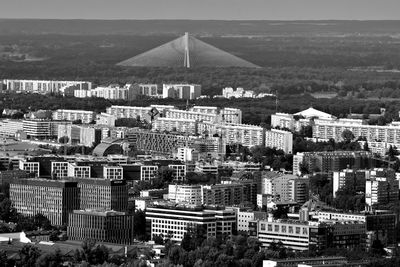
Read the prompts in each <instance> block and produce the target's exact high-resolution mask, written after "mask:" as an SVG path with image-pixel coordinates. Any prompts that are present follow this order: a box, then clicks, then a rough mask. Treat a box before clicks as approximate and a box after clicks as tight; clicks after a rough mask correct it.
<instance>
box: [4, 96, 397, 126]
mask: <svg viewBox="0 0 400 267" xmlns="http://www.w3.org/2000/svg"><path fill="white" fill-rule="evenodd" d="M275 100H276V99H275V98H273V97H266V98H260V99H245V98H244V99H221V98H212V99H199V100H192V101H190V102H189V105H190V106H193V105H203V106H217V107H233V108H240V109H241V110H242V113H243V123H248V124H254V125H260V124H261V123H263V122H264V123H267V124H269V123H270V119H271V114H274V113H275V112H276V111H278V112H287V113H291V114H293V113H296V112H299V111H301V110H304V109H307V108H309V107H314V108H316V109H318V110H321V111H324V112H327V113H330V114H333V115H335V116H337V117H345V116H346V115H347V114H349V113H350V112H353V113H359V114H370V113H373V114H377V113H380V108H386V113H385V116H384V117H383V120H380V121H377V122H376V123H385V122H390V121H392V120H399V116H398V111H399V110H398V107H399V106H400V100H391V101H388V100H366V99H355V98H350V99H340V98H331V99H326V98H325V99H317V98H314V97H312V96H311V95H309V94H301V95H294V96H287V97H286V98H284V99H282V100H279V101H278V105H277V106H276V101H275ZM152 104H165V105H175V106H176V107H178V108H182V109H183V108H186V104H187V103H186V101H185V100H179V99H141V100H137V101H122V100H119V101H111V100H106V99H103V98H75V97H62V96H59V95H39V94H9V93H0V110H2V109H5V108H9V109H20V110H22V111H23V112H29V111H36V110H39V109H50V110H55V109H60V108H61V109H83V110H93V111H96V112H105V110H106V108H107V107H109V106H111V105H130V106H149V105H152Z"/></svg>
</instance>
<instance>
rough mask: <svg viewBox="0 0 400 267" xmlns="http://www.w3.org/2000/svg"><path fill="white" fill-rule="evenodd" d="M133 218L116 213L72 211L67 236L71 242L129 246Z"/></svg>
mask: <svg viewBox="0 0 400 267" xmlns="http://www.w3.org/2000/svg"><path fill="white" fill-rule="evenodd" d="M133 217H134V216H133V215H128V214H125V213H124V212H117V211H92V210H74V211H72V212H71V213H70V214H69V220H68V227H67V235H68V238H69V239H71V240H79V241H83V240H86V239H88V238H89V239H91V240H95V241H96V242H106V243H115V244H124V245H131V244H133V243H134V229H133V226H134V222H133V220H134V218H133Z"/></svg>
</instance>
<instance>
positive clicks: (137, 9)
mask: <svg viewBox="0 0 400 267" xmlns="http://www.w3.org/2000/svg"><path fill="white" fill-rule="evenodd" d="M0 18H59V19H69V18H73V19H228V20H238V19H258V20H296V19H298V20H307V19H310V20H312V19H355V20H368V19H388V20H398V19H400V0H0Z"/></svg>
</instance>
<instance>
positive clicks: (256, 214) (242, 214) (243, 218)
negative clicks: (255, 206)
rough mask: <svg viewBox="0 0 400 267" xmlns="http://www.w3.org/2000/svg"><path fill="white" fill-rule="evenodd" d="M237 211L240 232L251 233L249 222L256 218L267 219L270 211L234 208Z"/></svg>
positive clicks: (237, 223)
mask: <svg viewBox="0 0 400 267" xmlns="http://www.w3.org/2000/svg"><path fill="white" fill-rule="evenodd" d="M232 209H233V210H234V211H235V212H236V225H237V231H238V232H239V233H243V234H248V233H249V222H250V221H254V220H266V219H267V218H268V213H267V212H263V211H246V210H241V209H240V208H236V207H234V208H232Z"/></svg>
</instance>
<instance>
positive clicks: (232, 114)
mask: <svg viewBox="0 0 400 267" xmlns="http://www.w3.org/2000/svg"><path fill="white" fill-rule="evenodd" d="M220 114H221V116H222V120H221V121H222V122H225V123H233V124H241V123H242V111H241V110H240V109H238V108H223V109H221V111H220Z"/></svg>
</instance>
